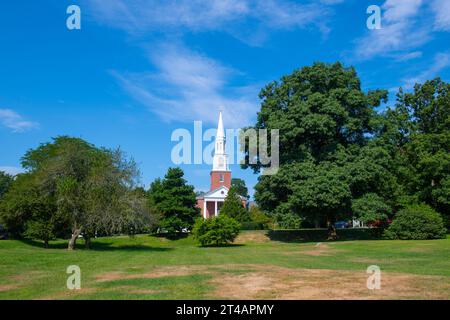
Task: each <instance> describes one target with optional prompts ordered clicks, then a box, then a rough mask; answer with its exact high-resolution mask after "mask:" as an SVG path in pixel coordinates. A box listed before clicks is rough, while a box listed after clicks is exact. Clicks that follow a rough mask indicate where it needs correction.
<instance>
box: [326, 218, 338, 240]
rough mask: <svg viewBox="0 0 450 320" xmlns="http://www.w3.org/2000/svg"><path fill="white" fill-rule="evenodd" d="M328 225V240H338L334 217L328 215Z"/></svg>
mask: <svg viewBox="0 0 450 320" xmlns="http://www.w3.org/2000/svg"><path fill="white" fill-rule="evenodd" d="M327 227H328V239H327V240H332V241H334V240H337V238H338V237H337V233H336V227H335V226H334V219H333V218H330V217H327Z"/></svg>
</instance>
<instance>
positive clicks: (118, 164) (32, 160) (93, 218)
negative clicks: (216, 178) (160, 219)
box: [0, 136, 154, 248]
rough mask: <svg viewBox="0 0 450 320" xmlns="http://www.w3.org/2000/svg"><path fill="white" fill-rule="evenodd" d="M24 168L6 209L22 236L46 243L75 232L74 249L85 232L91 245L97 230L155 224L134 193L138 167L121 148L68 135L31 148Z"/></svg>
mask: <svg viewBox="0 0 450 320" xmlns="http://www.w3.org/2000/svg"><path fill="white" fill-rule="evenodd" d="M22 166H23V167H24V168H26V169H28V173H26V174H21V175H19V176H18V177H17V179H16V180H15V181H14V182H13V184H12V186H11V188H10V191H9V192H8V193H7V194H6V195H5V198H4V201H2V204H1V207H0V217H1V218H2V220H3V221H5V222H6V223H5V224H6V226H7V228H8V229H9V230H10V231H11V232H13V233H15V234H16V235H24V236H28V237H33V238H37V239H41V240H44V242H46V241H48V239H51V238H52V237H53V235H61V234H62V235H64V236H65V235H66V234H67V230H68V229H69V230H70V231H72V234H73V236H72V239H71V241H70V242H69V247H70V248H74V247H75V242H76V238H77V236H78V235H79V234H83V237H84V238H85V239H86V240H87V241H86V243H87V244H88V243H89V239H90V238H92V237H93V236H94V235H95V234H96V233H97V232H100V233H102V234H112V233H122V232H128V231H130V229H131V231H132V230H135V227H136V224H141V223H153V222H154V219H152V218H151V217H152V215H151V212H150V210H149V208H148V206H147V203H146V201H145V198H144V196H143V195H141V196H139V194H138V193H134V186H135V184H136V182H137V179H138V170H137V169H136V164H135V163H134V161H132V160H127V159H126V157H125V156H124V154H123V153H122V152H121V151H120V150H107V149H99V148H96V147H95V146H93V145H91V144H89V143H87V142H86V141H83V140H82V139H78V138H71V137H65V136H63V137H57V138H55V139H54V140H53V142H51V143H46V144H42V145H40V146H39V147H38V148H36V149H34V150H29V151H28V152H27V153H26V154H25V156H24V157H23V158H22ZM130 224H131V225H133V226H134V227H132V228H130ZM40 227H41V228H42V230H39V228H40ZM70 231H69V234H70Z"/></svg>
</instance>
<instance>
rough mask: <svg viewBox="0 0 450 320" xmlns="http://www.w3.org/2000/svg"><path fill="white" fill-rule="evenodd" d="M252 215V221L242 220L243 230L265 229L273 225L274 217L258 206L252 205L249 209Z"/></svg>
mask: <svg viewBox="0 0 450 320" xmlns="http://www.w3.org/2000/svg"><path fill="white" fill-rule="evenodd" d="M248 214H249V216H250V219H251V221H250V222H242V223H241V225H242V226H241V229H242V230H263V229H269V228H270V227H273V221H272V218H271V217H269V216H268V215H267V214H265V213H264V212H263V211H262V210H261V209H259V208H258V207H256V206H252V207H250V209H249V210H248Z"/></svg>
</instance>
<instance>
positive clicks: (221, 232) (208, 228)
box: [192, 214, 240, 246]
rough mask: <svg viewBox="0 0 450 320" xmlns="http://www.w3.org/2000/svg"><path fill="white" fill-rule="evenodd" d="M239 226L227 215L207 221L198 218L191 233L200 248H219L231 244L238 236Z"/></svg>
mask: <svg viewBox="0 0 450 320" xmlns="http://www.w3.org/2000/svg"><path fill="white" fill-rule="evenodd" d="M239 229H240V225H239V223H238V222H237V221H236V220H235V219H233V218H230V217H228V216H227V215H223V214H221V215H219V216H218V217H213V218H209V219H202V218H199V219H198V220H197V221H196V223H195V226H194V229H193V231H192V233H193V235H194V238H195V239H196V240H198V241H199V242H200V244H201V245H202V246H220V245H225V244H228V243H232V242H233V241H234V239H235V238H236V237H237V236H238V234H239Z"/></svg>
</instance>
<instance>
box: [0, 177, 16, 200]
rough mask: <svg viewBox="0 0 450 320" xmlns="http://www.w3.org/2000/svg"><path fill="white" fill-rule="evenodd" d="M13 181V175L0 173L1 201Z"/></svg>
mask: <svg viewBox="0 0 450 320" xmlns="http://www.w3.org/2000/svg"><path fill="white" fill-rule="evenodd" d="M13 181H14V178H13V177H12V176H11V175H9V174H7V173H5V172H3V171H0V200H1V199H2V197H3V195H4V194H5V193H6V191H8V189H9V187H10V186H11V184H12V182H13Z"/></svg>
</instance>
